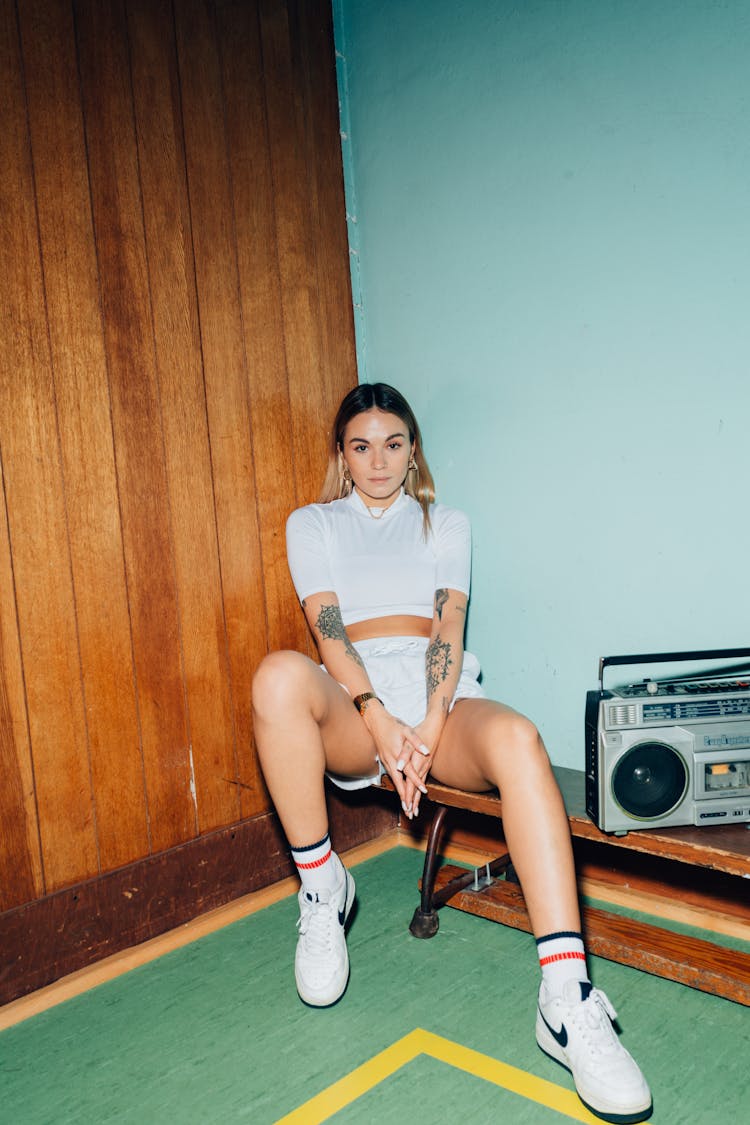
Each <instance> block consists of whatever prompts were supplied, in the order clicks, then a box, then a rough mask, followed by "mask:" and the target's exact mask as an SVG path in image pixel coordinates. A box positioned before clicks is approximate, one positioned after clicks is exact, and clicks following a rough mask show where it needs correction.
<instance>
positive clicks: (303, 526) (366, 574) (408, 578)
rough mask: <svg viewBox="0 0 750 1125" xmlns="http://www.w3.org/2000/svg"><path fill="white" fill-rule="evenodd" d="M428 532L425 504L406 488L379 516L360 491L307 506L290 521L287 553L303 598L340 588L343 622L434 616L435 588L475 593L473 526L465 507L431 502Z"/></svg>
mask: <svg viewBox="0 0 750 1125" xmlns="http://www.w3.org/2000/svg"><path fill="white" fill-rule="evenodd" d="M430 521H431V524H432V529H431V531H430V532H429V533H428V536H427V541H426V542H425V539H424V537H423V534H422V508H421V506H420V505H419V503H418V502H417V501H416V500H414V499H413V498H412V497H411V496H407V495H406V493H405V492H403V491H402V492H401V495H400V496H399V497H398V499H397V500H395V501H394V503H393V504H391V506H390V508H386V509H385V511H384V512H383V515H382V516H381V517H380V519H374V518H373V517H372V516H371V515H370V514H369V512H368V509H367V506H366V505H365V504H364V502H363V501H362V500H361V498H360V497H359V495H358V494H357V493H356V492H352V493H351V494H350V495H349V496H347V497H346V498H345V499H343V500H333V501H331V503H329V504H308V505H307V507H305V508H298V509H297V510H296V511H295V512H292V514H291V515H290V517H289V519H288V520H287V525H286V543H287V558H288V560H289V569H290V571H291V574H292V581H293V582H294V586H295V589H296V591H297V596H298V597H299V599H300V601H304V599H305V598H307V597H310V595H311V594H320V593H322V592H323V591H325V590H331V591H332V592H333V593H335V594H336V595H337V597H338V600H339V605H340V607H341V617H342V620H343V622H344V625H352V624H353V623H354V622H355V621H366V620H368V619H369V618H373V617H387V616H389V615H391V614H408V615H410V616H415V617H427V618H432V613H433V607H434V601H435V591H436V590H439V589H441V588H445V587H447V588H450V589H453V590H460V591H461V593H463V594H466V595H467V597H468V594H469V582H470V577H471V531H470V528H469V521H468V519H467V517H466V516H465V515H464V513H463V512H459V511H457V510H456V509H455V508H446V507H445V506H444V505H443V504H433V505H432V507H431V509H430Z"/></svg>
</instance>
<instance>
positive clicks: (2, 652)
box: [0, 460, 44, 913]
mask: <svg viewBox="0 0 750 1125" xmlns="http://www.w3.org/2000/svg"><path fill="white" fill-rule="evenodd" d="M0 499H1V501H2V503H1V504H0V776H2V779H3V781H2V785H0V913H2V912H3V911H4V910H10V909H11V907H13V906H20V905H21V904H22V903H24V902H28V901H29V900H30V899H32V898H41V896H42V895H43V894H44V883H43V880H42V857H41V851H40V848H39V830H38V820H37V814H36V800H35V793H34V771H33V768H32V764H31V746H30V744H29V734H28V720H27V716H26V699H25V696H24V689H23V671H22V668H21V649H20V644H19V636H18V618H17V615H16V601H15V591H14V589H13V571H12V563H11V556H10V542H9V540H8V522H7V512H6V509H5V488H4V481H3V473H2V461H1V460H0Z"/></svg>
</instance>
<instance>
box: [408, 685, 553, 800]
mask: <svg viewBox="0 0 750 1125" xmlns="http://www.w3.org/2000/svg"><path fill="white" fill-rule="evenodd" d="M537 748H540V749H541V750H542V752H543V753H545V752H544V748H543V746H542V743H541V740H540V738H539V734H538V732H537V730H536V727H535V726H534V724H533V723H532V722H530V720H529V719H527V718H525V717H524V716H523V715H521V714H520V713H519V712H518V711H514V710H513V708H512V707H508V706H506V705H505V704H504V703H498V702H496V701H495V700H494V699H460V700H458V701H457V702H456V704H455V705H454V707H453V710H452V711H451V713H450V715H449V716H448V718H447V720H446V723H445V727H444V728H443V733H442V735H441V738H440V743H439V745H438V751H437V754H436V756H435V761H434V763H433V767H432V769H431V771H430V772H431V774H432V776H433V777H434V778H435V780H436V781H442V782H443V783H444V784H446V785H453V786H455V787H456V788H459V789H468V790H469V791H470V792H477V793H478V792H482V791H483V790H485V789H492V788H494V787H495V786H499V785H500V784H501V782H502V774H503V772H504V771H505V770H511V769H513V770H517V769H518V763H519V761H520V760H522V759H523V757H524V756H525V755H526V754H527V753H528V751H529V750H536V749H537ZM545 756H546V755H545Z"/></svg>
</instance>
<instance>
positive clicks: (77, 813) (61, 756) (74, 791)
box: [0, 0, 98, 891]
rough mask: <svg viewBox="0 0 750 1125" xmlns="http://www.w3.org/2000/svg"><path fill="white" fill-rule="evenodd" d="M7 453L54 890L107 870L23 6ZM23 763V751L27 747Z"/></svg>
mask: <svg viewBox="0 0 750 1125" xmlns="http://www.w3.org/2000/svg"><path fill="white" fill-rule="evenodd" d="M0 104H1V105H2V106H3V107H4V114H3V127H2V129H0V224H1V226H0V277H2V279H3V285H4V297H3V301H4V308H3V315H2V318H0V354H1V355H2V357H3V360H2V366H1V367H0V424H1V425H2V433H1V434H0V448H1V449H2V459H3V473H4V479H5V495H6V502H7V511H8V525H9V529H10V542H11V549H12V554H13V571H14V576H15V584H16V598H17V606H18V620H19V627H20V634H21V647H22V659H23V671H24V682H25V688H26V695H27V704H28V715H29V730H30V736H31V748H32V755H33V762H34V770H35V776H36V794H37V805H38V811H39V818H40V837H41V845H42V854H43V863H44V871H45V889H46V890H47V891H50V890H54V889H55V888H57V887H60V886H62V885H64V884H65V883H69V882H71V881H73V880H74V879H76V878H80V877H81V875H82V874H83V876H84V877H85V876H86V875H93V874H95V872H96V871H97V869H98V856H97V849H96V839H95V828H94V816H93V805H92V797H91V789H90V778H89V760H88V750H87V744H86V724H85V716H84V708H83V697H82V688H81V677H80V661H79V652H78V644H77V638H76V623H75V605H74V600H73V590H72V583H71V574H70V555H69V550H68V539H67V527H66V515H65V503H64V496H63V484H62V476H61V471H60V451H59V446H58V439H57V418H56V414H55V401H54V390H53V386H52V379H51V370H50V353H49V340H48V335H47V324H46V319H45V304H44V292H43V286H42V274H41V264H40V258H39V243H38V236H37V217H36V211H35V200H34V182H33V176H32V170H31V161H30V153H29V138H28V132H27V127H26V121H27V107H26V99H25V92H24V89H23V81H22V71H21V59H20V45H19V40H18V29H17V22H16V10H15V4H13V3H11V2H10V0H2V3H1V4H0ZM19 755H20V756H21V757H22V756H23V746H21V747H20V749H19Z"/></svg>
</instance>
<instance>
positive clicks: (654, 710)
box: [586, 648, 750, 835]
mask: <svg viewBox="0 0 750 1125" xmlns="http://www.w3.org/2000/svg"><path fill="white" fill-rule="evenodd" d="M738 657H750V649H744V648H740V649H737V648H735V649H711V650H708V651H702V652H671V653H646V654H642V655H640V656H606V657H603V658H602V659H601V660H600V661H599V689H598V691H590V692H587V694H586V811H587V813H588V815H589V816H590V817H591V819H592V820H593V821H594V822H595V823H596V824H597V825H598V826H599V828H601V829H602V830H603V831H604V832H614V833H617V834H619V835H624V834H625V833H626V832H629V831H630V830H632V829H636V828H664V827H670V826H673V825H678V824H692V825H698V826H704V825H714V826H715V825H719V824H730V823H731V824H737V823H740V824H741V823H744V822H750V664H747V665H743V666H739V667H737V666H733V667H731V668H728V667H724V669H723V671H722V670H720V669H716V668H712V670H711V671H710V672H708V673H705V672H704V673H703V674H702V675H697V676H689V675H686V676H676V677H665V678H659V679H644V680H642V681H640V682H638V683H632V684H628V685H626V686H625V687H618V688H612V689H611V690H607V691H605V689H604V669H605V668H606V667H609V666H612V665H625V664H630V665H636V664H650V663H654V662H662V663H670V664H674V663H676V662H681V661H694V660H700V661H704V662H705V661H709V660H710V661H714V660H725V659H735V658H738ZM743 673H744V674H743Z"/></svg>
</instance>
